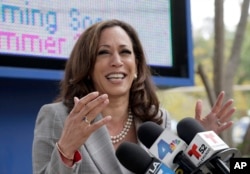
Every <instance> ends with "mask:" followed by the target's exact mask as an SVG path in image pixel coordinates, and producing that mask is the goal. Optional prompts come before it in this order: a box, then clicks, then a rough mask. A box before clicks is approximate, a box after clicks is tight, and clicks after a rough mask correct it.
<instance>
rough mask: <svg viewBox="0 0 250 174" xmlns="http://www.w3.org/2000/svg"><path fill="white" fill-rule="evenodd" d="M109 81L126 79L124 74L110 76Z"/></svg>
mask: <svg viewBox="0 0 250 174" xmlns="http://www.w3.org/2000/svg"><path fill="white" fill-rule="evenodd" d="M107 78H108V79H112V78H115V79H122V78H124V74H120V73H119V74H110V75H108V76H107Z"/></svg>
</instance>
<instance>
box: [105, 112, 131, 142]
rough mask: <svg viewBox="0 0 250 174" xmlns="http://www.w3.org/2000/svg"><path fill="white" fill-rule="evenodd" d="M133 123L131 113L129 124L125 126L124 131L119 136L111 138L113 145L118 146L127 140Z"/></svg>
mask: <svg viewBox="0 0 250 174" xmlns="http://www.w3.org/2000/svg"><path fill="white" fill-rule="evenodd" d="M132 122H133V115H132V114H131V113H129V115H128V119H127V122H126V124H125V125H124V127H123V129H122V131H121V132H120V133H119V134H118V135H115V136H110V138H111V141H112V143H113V144H116V143H118V142H120V141H121V140H123V139H124V138H125V136H126V135H127V133H128V131H129V129H130V127H131V125H132Z"/></svg>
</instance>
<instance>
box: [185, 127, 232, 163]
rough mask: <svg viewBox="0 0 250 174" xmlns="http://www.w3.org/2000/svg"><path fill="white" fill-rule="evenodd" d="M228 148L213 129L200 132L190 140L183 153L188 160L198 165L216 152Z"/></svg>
mask: <svg viewBox="0 0 250 174" xmlns="http://www.w3.org/2000/svg"><path fill="white" fill-rule="evenodd" d="M226 148H229V147H228V145H227V144H225V143H224V141H223V140H222V139H221V138H220V137H219V136H218V135H217V134H216V133H215V132H213V131H206V132H200V133H198V134H196V136H195V138H194V139H193V140H192V141H191V143H190V145H189V146H188V148H187V149H186V151H185V153H186V155H187V156H189V157H190V160H191V161H192V162H193V164H195V166H199V165H200V164H202V163H203V162H204V161H206V160H207V159H208V158H210V157H211V156H212V155H213V154H215V153H216V152H218V151H220V150H223V149H226Z"/></svg>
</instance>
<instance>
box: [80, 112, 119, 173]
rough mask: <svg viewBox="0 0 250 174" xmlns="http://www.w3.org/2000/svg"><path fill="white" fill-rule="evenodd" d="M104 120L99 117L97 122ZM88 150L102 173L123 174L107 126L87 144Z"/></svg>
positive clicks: (92, 135) (97, 131) (93, 134)
mask: <svg viewBox="0 0 250 174" xmlns="http://www.w3.org/2000/svg"><path fill="white" fill-rule="evenodd" d="M101 118H102V116H101V115H99V116H98V117H97V118H96V120H95V121H97V120H100V119H101ZM85 147H86V150H87V151H88V152H89V154H90V157H91V158H92V159H93V161H94V163H95V164H96V166H97V168H98V169H99V171H100V173H103V174H106V173H107V174H110V173H114V171H115V173H122V171H121V168H120V165H119V162H118V159H117V158H116V156H115V150H114V147H113V145H112V143H111V140H110V137H109V133H108V130H107V127H106V126H102V127H101V128H99V129H98V130H96V132H94V133H92V134H91V136H90V137H89V138H88V140H87V141H86V143H85Z"/></svg>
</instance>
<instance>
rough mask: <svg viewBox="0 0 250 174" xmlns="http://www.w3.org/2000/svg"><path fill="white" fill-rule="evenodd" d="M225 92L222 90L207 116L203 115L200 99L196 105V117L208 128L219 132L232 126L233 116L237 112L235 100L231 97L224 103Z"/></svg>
mask: <svg viewBox="0 0 250 174" xmlns="http://www.w3.org/2000/svg"><path fill="white" fill-rule="evenodd" d="M224 96H225V92H224V91H222V92H221V93H220V94H219V96H218V97H217V99H216V102H215V104H214V106H213V107H212V109H211V111H210V113H208V115H206V116H205V117H202V116H201V113H202V101H201V100H198V101H197V103H196V107H195V119H196V120H198V121H199V122H200V123H201V124H202V125H203V127H204V128H205V129H206V130H213V131H214V132H216V133H217V134H219V133H221V132H222V131H224V130H226V129H227V128H229V127H230V126H232V124H233V122H232V121H231V117H232V115H233V113H234V112H235V110H236V109H235V107H233V100H232V99H229V100H227V101H226V102H225V103H223V99H224Z"/></svg>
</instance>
